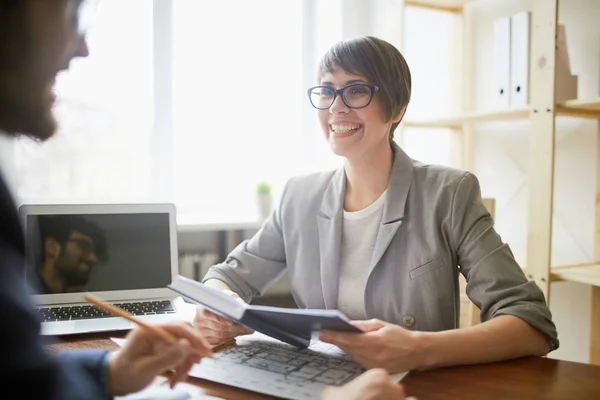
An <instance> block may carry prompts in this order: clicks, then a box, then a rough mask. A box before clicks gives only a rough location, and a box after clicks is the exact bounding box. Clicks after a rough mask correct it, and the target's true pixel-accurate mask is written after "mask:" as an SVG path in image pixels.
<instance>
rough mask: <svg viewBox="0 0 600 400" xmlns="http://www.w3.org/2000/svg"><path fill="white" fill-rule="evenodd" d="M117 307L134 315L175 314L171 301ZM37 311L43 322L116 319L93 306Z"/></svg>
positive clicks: (41, 308) (44, 308) (122, 304)
mask: <svg viewBox="0 0 600 400" xmlns="http://www.w3.org/2000/svg"><path fill="white" fill-rule="evenodd" d="M113 304H114V305H115V306H117V307H120V308H122V309H124V310H125V311H129V312H130V313H132V314H133V315H156V314H175V309H174V308H173V304H172V303H171V302H170V301H169V300H157V301H142V302H133V303H113ZM37 311H38V313H39V315H40V318H41V319H42V321H43V322H54V321H74V320H78V319H90V318H108V317H114V315H113V314H109V313H107V312H106V311H103V310H99V309H98V308H96V307H95V306H92V305H87V304H86V305H76V306H54V307H38V308H37Z"/></svg>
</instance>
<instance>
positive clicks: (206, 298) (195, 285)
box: [168, 276, 361, 348]
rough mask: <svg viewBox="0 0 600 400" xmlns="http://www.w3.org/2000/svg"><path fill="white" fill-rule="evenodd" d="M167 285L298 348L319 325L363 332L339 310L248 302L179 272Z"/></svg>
mask: <svg viewBox="0 0 600 400" xmlns="http://www.w3.org/2000/svg"><path fill="white" fill-rule="evenodd" d="M168 287H169V288H170V289H171V290H173V291H175V292H177V293H178V294H179V295H181V296H182V297H183V298H184V299H187V300H189V301H191V302H193V303H196V304H200V305H202V306H203V307H206V308H207V309H209V310H210V311H212V312H214V313H216V314H220V315H222V316H224V317H226V318H229V319H232V320H234V321H236V322H238V323H240V324H242V325H244V326H246V327H248V328H250V329H252V330H255V331H257V332H261V333H263V334H265V335H267V336H270V337H272V338H275V339H278V340H281V341H283V342H286V343H289V344H291V345H294V346H296V347H299V348H306V347H308V346H309V345H310V340H311V337H312V335H313V332H316V331H318V330H319V329H330V330H338V331H347V332H356V333H360V332H361V330H360V329H358V328H357V327H355V326H354V325H352V324H350V319H349V318H348V317H346V316H345V315H344V314H343V313H341V312H340V311H338V310H316V309H294V308H281V307H268V306H255V305H249V304H246V303H244V302H243V301H241V300H240V299H236V298H234V297H231V296H229V295H227V294H225V293H223V292H221V291H220V290H216V289H213V288H211V287H208V286H206V285H204V284H202V283H200V282H198V281H195V280H193V279H189V278H186V277H184V276H178V277H177V278H176V279H175V280H174V281H173V282H172V283H171V284H170V285H168Z"/></svg>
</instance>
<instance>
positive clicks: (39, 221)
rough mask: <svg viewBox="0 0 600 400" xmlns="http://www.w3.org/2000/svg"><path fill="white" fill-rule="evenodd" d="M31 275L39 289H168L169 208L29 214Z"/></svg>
mask: <svg viewBox="0 0 600 400" xmlns="http://www.w3.org/2000/svg"><path fill="white" fill-rule="evenodd" d="M24 223H25V227H26V244H27V256H28V260H29V264H28V267H27V272H26V277H27V280H28V281H29V282H30V283H31V284H32V286H33V287H34V289H36V288H37V289H38V293H39V294H59V293H80V292H107V291H123V290H136V289H156V288H165V287H166V286H167V285H168V284H169V283H171V277H172V269H171V263H172V259H173V258H172V254H171V252H172V247H171V233H172V232H171V229H170V215H169V213H168V212H150V213H144V212H136V213H77V214H74V213H65V214H59V213H51V214H44V215H42V214H27V215H25V221H24Z"/></svg>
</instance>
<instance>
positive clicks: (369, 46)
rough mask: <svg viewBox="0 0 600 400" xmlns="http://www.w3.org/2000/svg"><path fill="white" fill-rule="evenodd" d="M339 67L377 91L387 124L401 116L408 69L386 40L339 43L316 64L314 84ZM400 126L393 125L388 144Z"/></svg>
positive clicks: (407, 88) (366, 38)
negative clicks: (363, 78)
mask: <svg viewBox="0 0 600 400" xmlns="http://www.w3.org/2000/svg"><path fill="white" fill-rule="evenodd" d="M336 67H339V68H341V69H343V70H344V71H346V72H348V73H350V74H354V75H362V76H364V77H365V78H366V80H367V81H368V82H369V83H370V84H371V85H376V86H378V87H379V90H378V91H377V93H376V96H379V100H380V102H381V104H382V106H383V111H384V114H385V117H386V119H387V121H389V120H391V119H392V118H394V117H395V116H397V115H398V114H399V113H401V112H404V111H405V110H406V107H407V106H408V103H409V101H410V91H411V77H410V69H409V68H408V64H407V63H406V60H405V59H404V57H403V56H402V54H401V53H400V51H399V50H398V49H397V48H396V47H394V46H393V45H392V44H390V43H388V42H386V41H385V40H382V39H379V38H376V37H373V36H360V37H356V38H352V39H347V40H342V41H340V42H338V43H336V44H334V45H333V46H331V48H330V49H329V50H328V51H327V53H325V55H324V56H323V58H322V59H321V62H320V64H319V70H318V74H317V82H319V83H320V81H321V79H322V78H323V76H324V75H325V74H326V73H328V72H329V73H332V72H333V70H334V69H335V68H336ZM399 124H400V123H399V122H398V123H394V124H392V127H391V129H390V133H389V135H390V140H392V138H393V137H394V131H395V129H396V127H397V126H398V125H399Z"/></svg>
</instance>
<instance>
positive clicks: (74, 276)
mask: <svg viewBox="0 0 600 400" xmlns="http://www.w3.org/2000/svg"><path fill="white" fill-rule="evenodd" d="M78 264H79V262H70V261H67V260H60V259H59V260H58V262H57V264H56V269H57V270H58V272H59V273H60V276H61V277H62V278H63V280H64V283H65V286H66V287H67V288H68V287H70V286H85V285H86V284H87V283H88V281H89V280H90V276H91V274H92V270H93V266H92V265H90V264H86V265H88V267H89V268H88V269H87V271H80V270H79V268H78Z"/></svg>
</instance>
